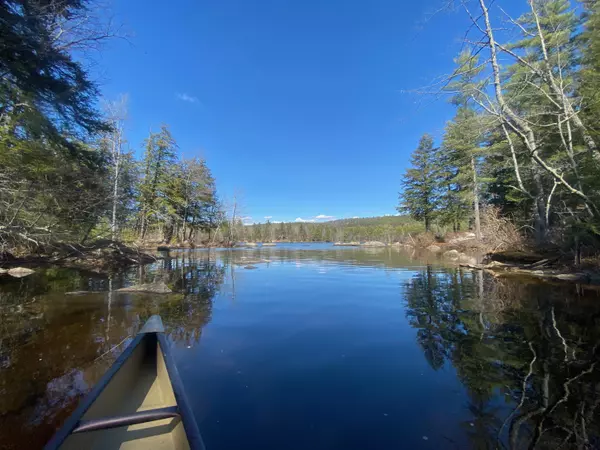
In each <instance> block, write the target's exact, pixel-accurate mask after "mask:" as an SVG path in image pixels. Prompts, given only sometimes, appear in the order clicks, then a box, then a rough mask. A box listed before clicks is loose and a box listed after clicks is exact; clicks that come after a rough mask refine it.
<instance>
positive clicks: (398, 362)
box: [0, 244, 600, 450]
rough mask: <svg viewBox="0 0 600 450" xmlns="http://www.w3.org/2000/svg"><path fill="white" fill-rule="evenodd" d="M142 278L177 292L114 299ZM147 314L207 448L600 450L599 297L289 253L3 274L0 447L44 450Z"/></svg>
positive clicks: (398, 264)
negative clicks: (163, 334)
mask: <svg viewBox="0 0 600 450" xmlns="http://www.w3.org/2000/svg"><path fill="white" fill-rule="evenodd" d="M249 265H251V266H253V267H255V269H248V268H246V267H247V266H249ZM146 281H164V282H166V283H167V284H168V285H169V286H171V287H172V289H173V290H174V292H175V294H173V295H145V294H144V295H140V294H127V295H125V294H116V293H114V292H113V290H114V289H117V288H119V287H122V286H125V285H130V284H133V283H137V282H146ZM77 290H89V291H97V293H94V294H87V295H77V296H65V293H66V292H69V291H77ZM155 313H159V314H161V315H162V317H163V321H164V322H165V325H166V327H167V332H168V336H169V340H170V343H171V345H172V349H173V353H174V357H175V360H176V363H177V365H178V368H179V371H180V373H181V376H182V379H183V382H184V384H185V387H186V390H187V392H188V394H189V397H190V399H191V403H192V405H193V409H194V413H195V415H196V418H197V421H198V424H199V427H200V430H201V432H202V434H203V437H204V440H205V443H206V445H207V447H208V449H209V450H219V449H234V448H251V449H252V448H260V449H263V450H269V449H307V448H310V449H346V450H353V449H361V450H363V449H401V448H405V449H434V448H444V449H445V448H448V449H454V448H461V449H462V448H481V449H487V448H489V449H492V448H511V449H517V448H518V449H520V448H540V449H543V448H558V447H561V448H566V449H569V448H599V447H600V409H599V408H598V405H599V404H600V364H599V363H598V352H599V350H598V348H597V347H598V345H599V342H600V295H599V294H598V292H597V291H594V290H589V289H585V288H583V287H581V286H576V285H550V284H541V283H536V284H533V283H531V282H526V281H524V280H520V279H494V278H492V277H490V276H488V275H486V274H482V273H480V272H472V271H468V270H463V269H460V268H452V267H444V266H443V265H442V264H440V263H439V262H437V261H425V260H423V259H420V258H418V257H415V256H414V255H410V254H407V253H405V252H400V251H397V250H393V249H357V248H334V247H331V246H329V245H324V244H322V245H311V246H306V245H301V244H296V245H281V246H278V247H275V248H262V249H260V248H259V249H255V250H234V251H231V250H223V251H214V250H212V251H206V250H198V251H182V252H179V253H173V252H172V253H171V254H170V257H169V258H167V259H165V260H163V261H160V262H159V263H157V264H154V265H151V266H147V267H143V268H135V269H132V270H128V271H125V272H123V273H120V274H117V275H114V276H111V277H106V276H99V275H93V274H86V273H81V272H76V271H69V270H63V269H50V270H46V271H38V272H37V273H36V274H34V275H32V276H30V277H27V278H23V279H20V280H16V279H7V278H6V277H5V278H2V279H1V281H0V448H39V447H41V446H42V445H43V444H44V443H45V442H46V441H47V440H48V439H49V438H50V437H51V435H52V434H53V432H54V430H55V429H56V428H57V427H58V426H60V424H61V423H62V422H63V421H64V420H65V418H66V417H68V415H69V414H70V412H71V411H72V410H73V408H74V407H75V406H76V405H77V402H78V400H79V399H80V398H81V396H82V395H83V394H85V392H87V391H88V390H89V389H90V388H91V386H93V384H94V383H95V382H96V381H97V380H98V379H99V377H101V376H102V374H103V373H104V371H105V370H106V369H107V367H109V366H110V364H111V362H112V361H114V359H115V358H116V357H117V356H118V354H119V353H120V352H121V351H122V350H123V348H124V347H125V346H126V344H127V342H129V340H131V338H132V336H134V335H135V333H136V332H137V330H138V329H139V328H140V327H141V325H143V323H144V321H145V320H146V319H147V318H148V317H149V316H150V315H152V314H155Z"/></svg>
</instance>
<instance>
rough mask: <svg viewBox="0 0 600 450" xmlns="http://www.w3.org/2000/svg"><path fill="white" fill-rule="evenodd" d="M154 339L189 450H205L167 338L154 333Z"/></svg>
mask: <svg viewBox="0 0 600 450" xmlns="http://www.w3.org/2000/svg"><path fill="white" fill-rule="evenodd" d="M156 338H157V339H158V346H159V348H160V351H161V352H162V355H163V358H164V360H165V365H166V366H167V372H168V374H169V378H170V380H171V386H172V388H173V393H174V394H175V402H176V403H177V406H178V408H179V414H180V415H181V422H182V423H183V428H184V429H185V434H186V436H187V438H188V443H189V445H190V449H191V450H205V447H204V442H203V441H202V436H201V435H200V430H199V429H198V424H197V423H196V419H195V418H194V413H193V412H192V408H191V407H190V404H189V402H188V399H187V396H186V394H185V390H184V388H183V383H182V381H181V378H180V376H179V371H178V370H177V366H176V365H175V361H174V360H173V355H171V352H170V351H169V345H168V343H167V338H166V337H165V334H164V333H156Z"/></svg>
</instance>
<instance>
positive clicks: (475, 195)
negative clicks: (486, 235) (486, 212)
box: [471, 155, 481, 240]
mask: <svg viewBox="0 0 600 450" xmlns="http://www.w3.org/2000/svg"><path fill="white" fill-rule="evenodd" d="M471 170H472V171H473V213H474V215H475V236H476V237H477V239H478V240H480V239H481V220H480V217H479V186H478V181H477V167H476V164H475V156H474V155H471Z"/></svg>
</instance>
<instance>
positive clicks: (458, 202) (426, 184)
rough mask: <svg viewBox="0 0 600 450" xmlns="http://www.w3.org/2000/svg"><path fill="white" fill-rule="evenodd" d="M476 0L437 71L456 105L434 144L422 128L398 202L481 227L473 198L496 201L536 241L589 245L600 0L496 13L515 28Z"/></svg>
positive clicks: (451, 223) (598, 221)
mask: <svg viewBox="0 0 600 450" xmlns="http://www.w3.org/2000/svg"><path fill="white" fill-rule="evenodd" d="M490 3H491V2H490ZM477 5H478V8H477V9H478V10H477V11H469V10H468V9H467V8H468V7H470V6H469V5H467V4H466V3H465V4H464V5H462V7H464V8H465V9H466V11H467V14H468V16H469V17H470V18H471V20H472V22H473V24H472V27H471V32H470V34H469V35H468V37H467V38H466V39H465V44H464V49H463V51H462V52H461V53H460V55H459V56H458V57H457V58H456V60H455V62H456V69H455V71H454V73H453V74H452V75H451V76H450V77H448V78H447V79H446V80H444V88H443V89H444V91H445V92H446V93H448V94H449V95H450V96H451V101H452V103H453V104H454V105H455V106H456V115H455V117H454V118H453V119H452V120H451V121H450V122H448V123H447V125H446V128H445V132H444V135H443V138H442V141H441V144H440V145H439V146H438V147H436V146H435V145H434V141H433V138H432V137H431V136H430V135H425V136H423V138H422V139H421V141H420V143H419V146H418V147H417V149H416V150H415V151H414V152H413V155H412V160H411V163H412V167H411V168H410V169H408V170H407V171H406V173H405V175H404V178H403V182H402V186H403V189H402V191H401V194H400V205H399V210H400V211H401V212H404V213H408V214H410V215H411V216H412V217H413V218H415V219H416V220H419V221H422V223H424V225H425V227H426V228H427V229H428V230H430V229H431V226H432V224H434V223H436V224H439V225H443V226H447V227H450V228H452V229H454V230H458V229H459V228H460V227H461V224H462V225H463V226H464V224H469V225H470V227H471V228H472V229H473V230H475V231H476V232H477V233H478V234H479V233H480V208H481V207H496V208H498V209H499V210H500V211H501V213H502V214H503V215H504V216H505V217H509V218H510V220H512V221H513V223H514V224H515V225H516V226H518V227H519V228H520V229H521V230H523V232H524V233H526V234H527V235H529V236H531V237H532V238H534V239H535V241H536V242H537V243H539V244H544V243H549V242H555V243H560V244H564V245H567V246H570V247H571V248H573V246H574V247H575V248H577V249H578V248H579V246H580V245H581V244H582V243H586V242H587V243H589V244H593V245H597V241H598V233H599V225H600V209H599V205H600V176H599V175H598V174H599V173H600V147H599V146H600V128H599V127H598V123H600V120H599V119H600V101H599V100H600V3H598V2H595V1H583V2H581V4H577V5H575V4H573V3H572V2H570V1H568V0H534V1H529V2H527V6H528V10H527V12H526V13H525V14H524V15H522V16H521V17H519V18H517V19H512V18H510V17H507V16H504V18H503V19H502V20H503V22H506V23H509V24H510V25H511V26H512V27H513V28H514V30H513V31H514V33H497V27H498V25H497V24H495V23H494V20H495V13H496V12H498V11H500V10H499V9H497V8H496V7H495V6H494V8H492V6H491V5H490V4H488V2H487V0H478V2H477ZM498 14H499V15H500V14H502V15H504V12H503V11H500V12H498ZM498 20H500V19H498ZM505 36H511V37H512V40H510V41H509V42H500V41H499V40H500V37H502V38H504V37H505Z"/></svg>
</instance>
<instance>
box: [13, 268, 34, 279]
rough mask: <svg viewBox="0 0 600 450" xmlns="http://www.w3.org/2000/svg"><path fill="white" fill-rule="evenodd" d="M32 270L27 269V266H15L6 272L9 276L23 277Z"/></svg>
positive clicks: (32, 271)
mask: <svg viewBox="0 0 600 450" xmlns="http://www.w3.org/2000/svg"><path fill="white" fill-rule="evenodd" d="M34 272H35V270H32V269H28V268H27V267H15V268H14V269H10V270H9V271H8V274H9V275H10V276H11V277H15V278H23V277H26V276H28V275H31V274H32V273H34Z"/></svg>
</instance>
